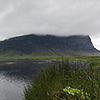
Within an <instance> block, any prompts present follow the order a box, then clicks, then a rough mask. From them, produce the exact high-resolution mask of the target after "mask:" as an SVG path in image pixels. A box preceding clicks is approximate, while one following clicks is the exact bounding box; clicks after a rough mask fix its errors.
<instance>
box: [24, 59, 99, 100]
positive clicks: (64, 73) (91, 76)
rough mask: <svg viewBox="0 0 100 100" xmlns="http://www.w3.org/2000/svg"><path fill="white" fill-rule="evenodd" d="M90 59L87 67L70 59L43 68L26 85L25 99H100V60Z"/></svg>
mask: <svg viewBox="0 0 100 100" xmlns="http://www.w3.org/2000/svg"><path fill="white" fill-rule="evenodd" d="M78 59H79V58H78ZM80 59H83V58H80ZM95 59H96V60H95ZM90 60H93V61H91V62H90V65H89V67H88V68H87V69H83V66H84V65H83V64H81V63H80V64H78V65H77V64H75V63H74V64H70V63H69V61H67V62H62V63H59V64H58V63H56V64H54V65H51V67H50V68H45V69H42V70H41V71H40V72H39V73H38V75H36V76H35V78H34V79H33V81H31V82H30V84H29V85H28V86H27V87H25V90H24V97H23V100H100V67H99V66H100V62H99V58H98V59H97V58H93V59H92V58H90ZM96 62H98V63H96Z"/></svg>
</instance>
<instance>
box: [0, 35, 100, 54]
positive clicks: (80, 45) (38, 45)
mask: <svg viewBox="0 0 100 100" xmlns="http://www.w3.org/2000/svg"><path fill="white" fill-rule="evenodd" d="M99 53H100V52H99V51H98V50H97V49H96V48H94V46H93V44H92V41H91V39H90V37H89V36H88V35H86V36H83V35H73V36H66V37H64V36H62V37H60V36H54V35H35V34H30V35H23V36H17V37H13V38H10V39H6V40H4V41H0V55H5V54H9V55H11V56H13V55H33V56H52V55H54V56H55V55H56V56H88V55H98V54H99Z"/></svg>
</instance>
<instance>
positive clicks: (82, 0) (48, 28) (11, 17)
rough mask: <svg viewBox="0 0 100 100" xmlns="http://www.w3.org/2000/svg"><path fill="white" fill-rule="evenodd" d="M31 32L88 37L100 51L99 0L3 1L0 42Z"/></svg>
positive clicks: (0, 0) (0, 19)
mask: <svg viewBox="0 0 100 100" xmlns="http://www.w3.org/2000/svg"><path fill="white" fill-rule="evenodd" d="M30 33H35V34H53V35H59V36H60V35H61V36H68V35H78V34H81V35H89V36H90V37H91V39H92V42H93V44H94V46H95V47H96V48H97V49H99V50H100V0H0V40H3V39H7V38H10V37H14V36H19V35H24V34H30Z"/></svg>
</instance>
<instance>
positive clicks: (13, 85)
mask: <svg viewBox="0 0 100 100" xmlns="http://www.w3.org/2000/svg"><path fill="white" fill-rule="evenodd" d="M51 62H52V61H48V60H28V59H0V100H22V97H23V89H24V86H25V85H27V83H28V82H29V81H30V80H31V79H32V78H33V76H34V75H35V74H36V73H37V72H38V71H39V70H40V69H41V68H43V67H48V66H49V64H50V63H51Z"/></svg>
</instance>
